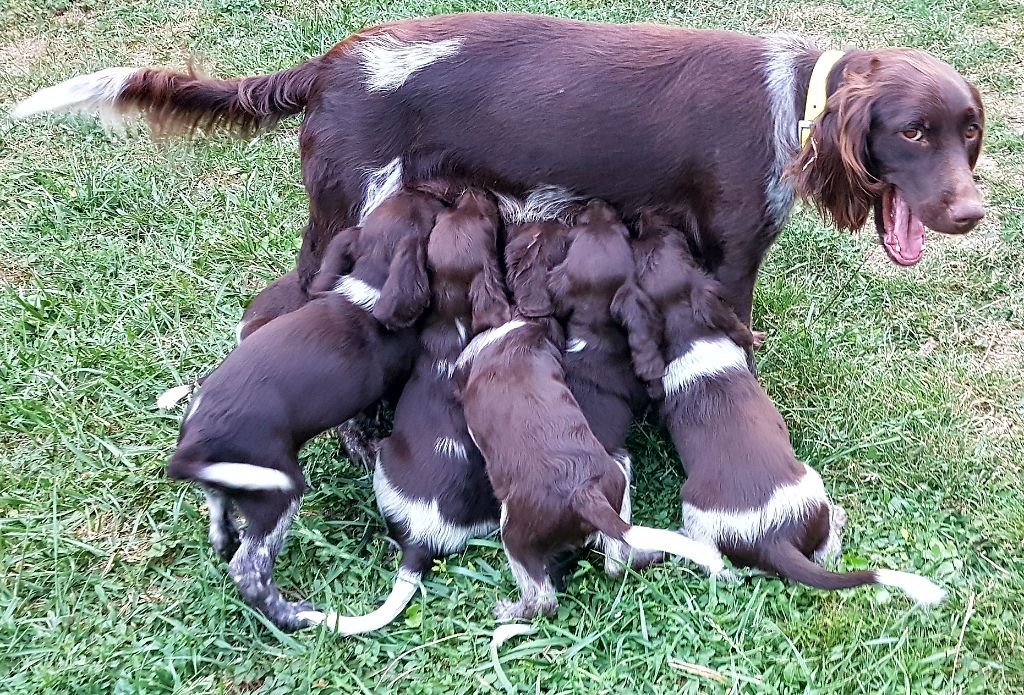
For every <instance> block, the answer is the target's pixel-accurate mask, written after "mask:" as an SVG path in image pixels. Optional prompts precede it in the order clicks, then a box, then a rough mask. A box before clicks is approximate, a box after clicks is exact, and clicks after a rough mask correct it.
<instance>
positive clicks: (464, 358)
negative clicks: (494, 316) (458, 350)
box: [455, 319, 526, 369]
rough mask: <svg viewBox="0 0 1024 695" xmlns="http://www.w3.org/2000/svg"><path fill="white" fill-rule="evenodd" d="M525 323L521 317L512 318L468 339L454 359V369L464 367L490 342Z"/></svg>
mask: <svg viewBox="0 0 1024 695" xmlns="http://www.w3.org/2000/svg"><path fill="white" fill-rule="evenodd" d="M525 325H526V321H523V320H522V319H513V320H512V321H509V322H508V323H503V324H501V325H500V326H498V327H497V328H491V329H489V330H486V331H484V332H483V333H481V334H479V335H478V336H477V337H475V338H473V340H471V341H469V345H467V346H466V349H465V350H463V351H462V354H461V355H459V359H458V360H456V361H455V367H456V369H458V368H460V367H464V366H466V365H467V364H469V363H470V362H472V361H473V360H474V359H476V356H477V355H479V354H480V353H481V351H483V349H484V348H486V347H487V346H488V345H490V344H491V343H496V342H498V341H499V340H501V339H502V338H504V337H505V336H507V335H508V334H509V333H511V332H512V331H514V330H516V329H517V328H522V327H523V326H525Z"/></svg>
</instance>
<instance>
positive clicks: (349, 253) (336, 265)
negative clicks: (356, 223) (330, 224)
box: [309, 227, 361, 294]
mask: <svg viewBox="0 0 1024 695" xmlns="http://www.w3.org/2000/svg"><path fill="white" fill-rule="evenodd" d="M360 231H361V230H360V228H359V227H349V228H348V229H344V230H342V231H340V232H338V233H337V234H335V235H334V238H333V239H331V243H329V244H328V245H327V248H326V249H325V250H324V257H323V260H322V261H321V262H320V270H319V271H317V274H316V277H315V278H313V282H311V283H309V293H310V294H313V293H314V292H329V291H331V290H333V289H334V285H335V284H336V283H337V282H338V278H339V277H341V276H342V275H345V274H346V273H350V272H352V266H353V265H355V262H356V258H355V254H356V246H357V245H358V243H359V232H360Z"/></svg>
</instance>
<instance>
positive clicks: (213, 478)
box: [196, 463, 295, 492]
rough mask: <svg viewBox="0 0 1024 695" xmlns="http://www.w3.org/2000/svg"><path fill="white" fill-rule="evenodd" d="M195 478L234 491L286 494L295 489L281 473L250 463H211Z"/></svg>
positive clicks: (286, 476)
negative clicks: (265, 491) (276, 491)
mask: <svg viewBox="0 0 1024 695" xmlns="http://www.w3.org/2000/svg"><path fill="white" fill-rule="evenodd" d="M196 478H197V479H198V480H199V481H201V482H204V483H211V484H213V485H220V486H221V487H227V488H232V489H234V490H279V491H281V492H288V491H289V490H291V489H292V488H294V487H295V484H294V483H293V482H292V479H291V478H290V477H288V475H287V474H285V473H283V472H282V471H279V470H276V469H274V468H264V467H263V466H254V465H252V464H250V463H211V464H210V465H209V466H206V467H205V468H203V469H202V470H201V471H199V473H198V474H197V475H196Z"/></svg>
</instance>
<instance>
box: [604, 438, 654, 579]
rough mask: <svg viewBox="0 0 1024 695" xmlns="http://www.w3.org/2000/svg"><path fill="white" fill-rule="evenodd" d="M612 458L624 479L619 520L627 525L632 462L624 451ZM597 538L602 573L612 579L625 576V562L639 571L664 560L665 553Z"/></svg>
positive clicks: (629, 521)
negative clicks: (602, 557)
mask: <svg viewBox="0 0 1024 695" xmlns="http://www.w3.org/2000/svg"><path fill="white" fill-rule="evenodd" d="M613 458H614V459H615V462H616V463H617V464H618V465H619V468H620V469H621V470H622V474H623V476H625V478H626V487H625V490H624V492H623V495H622V505H621V506H620V507H619V518H621V519H622V520H623V521H625V522H626V523H627V524H628V523H631V521H632V518H633V499H632V495H631V493H630V482H631V480H632V477H633V471H632V462H631V461H630V458H629V455H628V454H626V452H625V451H619V452H617V453H616V454H615V455H614V456H613ZM597 536H598V541H597V542H598V547H600V548H601V551H602V552H603V553H604V572H605V574H607V575H608V576H609V577H611V578H612V579H622V577H623V576H624V575H625V574H626V563H627V562H628V563H629V565H630V567H632V568H633V569H635V570H640V569H643V568H645V567H648V566H650V565H653V564H655V563H658V562H663V561H664V560H665V553H660V552H657V551H653V550H637V549H634V548H630V547H629V544H627V543H624V542H623V541H618V540H615V539H614V538H610V537H609V536H606V535H604V534H603V533H598V534H597ZM630 553H632V555H631V554H630Z"/></svg>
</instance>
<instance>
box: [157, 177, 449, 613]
mask: <svg viewBox="0 0 1024 695" xmlns="http://www.w3.org/2000/svg"><path fill="white" fill-rule="evenodd" d="M442 209H443V205H442V203H440V202H439V201H438V200H437V199H435V198H433V197H432V196H429V195H426V194H423V193H418V192H415V191H408V190H406V191H402V192H399V193H398V194H396V195H395V196H394V197H392V198H390V199H388V200H387V201H386V202H385V203H383V204H381V206H380V207H378V208H377V209H376V210H375V211H374V212H373V214H372V215H370V216H369V218H368V219H367V220H366V223H365V225H364V226H363V227H362V228H358V227H354V228H351V229H348V230H345V231H344V232H342V233H340V234H339V235H338V236H337V237H336V238H335V239H334V240H333V241H332V242H331V245H330V247H329V248H328V249H327V252H326V254H325V257H324V265H323V268H322V269H321V274H320V276H318V277H317V278H316V281H315V282H316V284H317V290H328V291H326V292H323V293H322V294H321V295H320V296H318V297H316V298H314V299H312V300H311V301H310V302H309V303H307V304H305V305H303V306H302V307H301V308H299V309H297V310H295V311H293V312H291V313H288V314H285V315H283V316H280V317H278V318H276V319H275V320H273V321H271V322H270V323H268V324H266V325H265V326H263V327H262V328H260V329H259V330H258V331H256V332H255V333H253V334H252V335H251V336H249V337H248V338H247V339H245V340H243V341H242V342H241V343H240V344H239V345H238V347H236V348H235V349H234V350H233V351H232V352H231V353H230V354H229V355H228V356H227V358H226V359H225V360H224V362H222V363H221V365H220V366H219V367H217V369H215V370H214V371H213V372H212V373H211V374H210V375H209V376H208V377H207V379H206V381H205V383H204V384H203V386H202V387H201V388H200V389H199V391H198V392H197V393H196V396H195V397H194V398H193V399H192V402H191V403H190V404H189V407H188V409H187V410H186V412H185V416H184V418H183V420H182V424H181V433H180V435H179V439H178V448H177V451H176V452H175V453H174V455H173V456H172V457H171V460H170V462H169V464H168V467H167V473H168V475H169V476H170V477H171V478H173V479H177V480H188V481H191V482H195V483H198V484H200V485H202V486H203V487H204V489H205V490H206V493H207V500H208V503H209V506H210V541H211V543H212V544H213V545H214V547H215V548H216V549H217V550H218V551H219V552H220V553H221V554H222V555H223V556H224V557H225V558H228V559H230V568H231V574H232V577H233V578H234V580H235V582H236V584H237V585H238V588H239V590H240V592H241V594H242V598H243V599H244V600H245V601H246V602H247V603H248V604H249V605H251V606H253V607H254V608H256V609H257V610H260V611H262V612H263V613H264V614H265V615H266V616H267V617H268V618H269V619H270V620H271V621H272V622H273V623H274V624H275V625H277V626H278V627H280V628H282V629H285V630H293V629H297V628H300V627H304V626H306V625H308V624H310V622H311V621H310V620H309V619H308V618H305V617H302V616H301V615H300V614H301V613H302V612H303V611H307V610H309V609H310V608H311V607H310V606H309V605H308V604H307V603H305V602H302V603H291V602H288V601H286V600H285V599H284V598H283V597H282V596H281V592H280V591H279V590H278V588H277V586H276V585H275V584H274V580H273V577H272V572H273V566H274V561H275V558H276V557H277V554H278V553H279V552H280V550H281V547H282V545H283V543H284V538H285V535H286V534H287V532H288V528H289V526H290V524H291V521H292V517H293V516H294V515H295V512H296V511H297V509H298V506H299V501H300V499H301V496H302V493H303V489H304V486H305V481H304V479H303V475H302V470H301V468H300V467H299V462H298V452H299V449H300V448H301V447H302V445H303V444H304V443H305V442H306V441H307V440H309V439H310V438H312V437H313V436H315V435H317V434H319V433H320V432H322V431H324V430H326V429H328V428H330V427H333V426H336V425H338V424H340V423H342V422H345V421H346V420H348V419H350V418H351V417H353V416H354V415H356V414H357V413H359V412H361V411H362V410H364V409H365V408H367V407H369V406H371V405H373V404H374V403H376V402H377V401H379V400H380V399H381V398H382V397H383V396H385V395H386V394H387V393H388V392H389V390H391V389H396V388H400V387H401V385H402V384H403V383H404V381H405V379H406V378H407V376H408V374H409V371H410V369H411V368H412V365H413V360H414V359H415V357H416V354H417V352H418V348H419V343H418V340H417V337H416V332H415V330H414V329H413V328H412V327H411V326H412V323H413V322H414V321H415V320H416V318H417V317H418V316H419V314H421V313H422V312H423V311H424V309H425V308H426V306H427V303H428V301H429V289H428V285H427V269H426V245H427V235H428V233H429V231H430V228H431V227H432V226H433V222H434V218H435V216H436V215H437V214H438V213H439V212H440V211H441V210H442ZM232 506H237V508H238V510H239V511H240V512H241V514H242V515H243V516H244V517H245V518H246V520H247V521H248V525H247V526H246V528H245V531H244V535H243V537H242V538H241V542H240V543H239V539H238V531H237V529H236V528H235V526H234V522H233V521H232V509H231V508H232Z"/></svg>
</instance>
